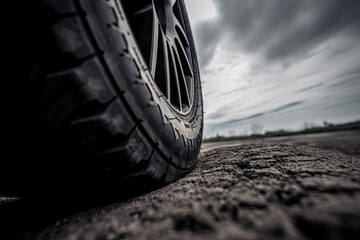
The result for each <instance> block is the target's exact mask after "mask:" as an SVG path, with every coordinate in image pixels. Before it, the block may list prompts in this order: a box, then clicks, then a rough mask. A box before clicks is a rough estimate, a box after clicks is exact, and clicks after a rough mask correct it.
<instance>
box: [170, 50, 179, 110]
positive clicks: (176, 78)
mask: <svg viewBox="0 0 360 240" xmlns="http://www.w3.org/2000/svg"><path fill="white" fill-rule="evenodd" d="M169 53H170V62H171V65H172V67H173V74H174V79H172V80H171V82H172V86H173V87H175V88H176V91H175V92H176V95H177V96H171V98H172V100H173V101H175V102H177V103H178V105H179V106H178V107H179V110H180V111H182V102H181V91H180V86H179V76H178V73H177V72H178V71H177V66H176V60H175V54H174V50H173V48H172V47H171V46H170V49H169ZM174 97H177V99H174Z"/></svg>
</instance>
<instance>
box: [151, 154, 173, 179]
mask: <svg viewBox="0 0 360 240" xmlns="http://www.w3.org/2000/svg"><path fill="white" fill-rule="evenodd" d="M168 168H169V164H168V163H167V162H166V161H164V160H163V158H162V157H161V156H160V155H159V154H158V153H157V152H156V151H155V152H154V154H153V155H152V156H151V158H150V162H149V166H148V168H147V170H146V173H147V175H149V176H151V177H152V178H153V179H155V180H158V181H159V180H162V179H165V174H166V172H167V169H168Z"/></svg>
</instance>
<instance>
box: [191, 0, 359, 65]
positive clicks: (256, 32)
mask: <svg viewBox="0 0 360 240" xmlns="http://www.w3.org/2000/svg"><path fill="white" fill-rule="evenodd" d="M214 3H215V6H216V8H217V11H218V15H217V18H215V19H211V20H208V21H203V22H201V23H199V24H198V25H197V26H196V28H195V31H194V32H195V37H196V41H197V48H198V52H199V60H200V63H201V66H203V67H205V66H207V65H208V64H209V62H210V61H211V59H212V58H213V56H214V54H215V51H216V49H218V48H219V47H221V48H224V49H225V50H226V51H229V52H241V53H251V54H257V55H258V56H259V57H261V58H263V59H265V60H268V61H278V60H280V61H285V60H287V59H290V60H291V59H294V58H296V57H299V56H300V57H301V56H302V55H303V54H306V53H308V52H309V50H311V49H313V48H314V47H316V46H318V45H319V44H321V43H322V42H324V41H326V40H327V39H329V38H331V37H333V36H335V35H339V34H344V35H347V36H348V37H351V38H358V37H359V36H360V24H359V22H360V14H359V12H360V1H358V0H316V1H314V0H272V1H264V0H227V1H223V0H214Z"/></svg>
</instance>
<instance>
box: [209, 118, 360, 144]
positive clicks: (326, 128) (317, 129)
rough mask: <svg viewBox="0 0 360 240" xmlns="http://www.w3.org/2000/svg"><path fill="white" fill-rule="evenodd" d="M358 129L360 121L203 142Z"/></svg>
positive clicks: (210, 139) (214, 138)
mask: <svg viewBox="0 0 360 240" xmlns="http://www.w3.org/2000/svg"><path fill="white" fill-rule="evenodd" d="M356 129H360V121H356V122H351V123H346V124H338V125H333V124H328V125H326V126H321V127H310V128H305V129H303V130H300V131H285V130H278V131H271V132H266V133H265V134H252V135H249V136H232V137H224V136H217V137H212V138H207V139H204V140H203V142H204V143H206V142H223V141H235V140H248V139H256V138H269V137H283V136H293V135H299V134H311V133H322V132H335V131H346V130H356Z"/></svg>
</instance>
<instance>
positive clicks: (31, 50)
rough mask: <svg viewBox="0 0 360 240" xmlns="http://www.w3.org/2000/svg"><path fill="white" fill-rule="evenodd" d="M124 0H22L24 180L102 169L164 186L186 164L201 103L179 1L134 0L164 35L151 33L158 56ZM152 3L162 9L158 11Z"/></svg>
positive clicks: (196, 143)
mask: <svg viewBox="0 0 360 240" xmlns="http://www.w3.org/2000/svg"><path fill="white" fill-rule="evenodd" d="M130 2H131V1H126V0H123V1H115V0H92V1H89V0H74V1H70V0H61V1H60V0H43V1H41V2H40V3H37V4H29V3H27V5H28V7H29V8H30V9H31V10H29V11H28V12H31V15H32V17H33V18H32V20H29V22H28V23H26V24H28V25H29V26H28V27H31V28H32V31H31V33H30V32H29V34H28V35H27V36H28V41H27V43H24V42H23V43H22V44H21V46H22V49H23V50H24V51H25V52H26V56H36V57H33V58H31V57H29V59H26V61H25V60H24V62H23V63H22V65H20V66H21V67H22V69H24V71H23V72H24V75H25V76H23V80H25V81H23V82H22V84H25V88H24V96H26V100H25V101H22V102H21V104H19V105H22V109H23V111H24V114H26V119H28V120H27V122H26V123H22V125H24V126H25V127H22V128H21V130H19V132H21V134H22V135H23V136H24V135H26V136H24V138H26V139H27V140H26V141H27V144H29V145H30V146H31V147H28V148H27V151H28V152H32V154H38V156H36V155H35V157H34V156H32V158H31V161H30V163H29V162H28V161H27V163H25V161H23V160H16V161H15V160H14V161H12V162H15V163H14V164H13V165H17V164H25V165H23V166H24V167H23V170H22V174H25V173H24V172H26V174H27V175H32V176H33V177H32V178H31V177H30V178H27V180H26V181H28V180H30V179H35V178H38V179H40V181H42V182H44V181H48V180H49V179H52V180H53V179H55V178H57V179H59V177H60V178H61V177H62V178H64V176H66V178H68V177H69V176H70V175H71V174H73V175H71V176H75V177H74V178H75V179H82V177H83V176H88V177H89V178H94V176H102V177H103V176H106V177H107V179H111V180H112V181H113V180H114V179H115V181H122V180H123V179H132V178H135V179H147V180H149V181H150V182H151V184H152V185H154V184H155V185H163V184H168V183H171V182H173V181H175V180H176V179H178V178H180V177H182V176H184V175H185V174H186V173H188V172H189V171H190V170H191V169H192V168H193V167H194V165H195V163H196V159H197V157H198V154H199V151H200V145H201V141H202V129H203V107H202V93H201V85H200V76H199V67H198V63H197V59H196V52H195V48H194V42H193V38H192V34H191V30H190V24H189V21H188V17H187V15H186V9H185V5H184V2H183V0H176V1H165V0H164V1H151V0H149V1H147V0H145V1H138V2H137V4H138V5H137V6H141V7H143V6H145V8H146V9H145V8H144V9H140V12H141V11H143V12H144V11H145V12H146V11H148V12H147V13H146V14H149V13H150V12H151V13H152V14H153V17H154V18H153V23H154V24H153V25H152V28H151V29H155V28H154V26H155V25H156V24H155V23H157V26H158V27H159V29H158V32H157V33H158V34H159V35H158V36H165V37H166V39H172V40H171V41H172V42H171V43H170V40H169V41H168V42H166V40H165V43H163V44H164V45H162V48H159V46H160V42H159V41H158V51H157V55H156V57H158V60H159V61H158V62H156V63H154V62H155V60H154V58H155V57H153V56H152V55H151V54H150V55H149V53H148V50H149V49H147V47H146V45H149V42H148V41H150V43H151V44H150V46H151V49H154V47H153V46H154V42H155V40H154V38H153V36H155V34H153V33H152V34H151V36H150V37H149V35H147V34H145V33H147V32H146V31H145V32H144V33H142V34H141V28H144V29H147V27H148V26H147V25H146V24H149V23H148V21H145V22H142V20H141V18H144V16H140V17H139V19H136V18H134V16H133V15H131V13H130V12H129V11H131V10H134V6H133V5H132V4H131V3H130ZM149 3H150V4H151V5H149V6H150V7H152V10H149V9H148V8H147V6H148V5H146V4H149ZM170 3H171V4H174V6H171V8H169V4H170ZM158 8H159V9H160V8H161V10H157V9H158ZM169 9H171V10H172V13H171V14H170V13H169ZM164 11H165V12H164ZM160 12H164V13H166V14H167V17H165V18H163V19H160V18H159V17H158V15H161V13H160ZM27 14H29V13H27ZM137 14H138V13H137ZM141 14H142V13H140V15H141ZM25 16H26V15H25ZM169 16H173V17H175V18H176V19H175V20H176V24H178V25H176V28H175V25H174V26H173V27H174V29H173V30H175V32H172V33H171V34H172V35H171V37H172V38H171V37H169V36H167V35H166V34H164V35H162V33H164V31H163V30H162V29H167V28H169V29H170V28H171V26H170V27H169V26H167V24H168V25H169V24H170V22H171V21H172V20H171V18H170V20H171V21H170V20H169V19H167V18H169ZM23 18H24V22H26V21H25V17H23ZM30 19H31V18H30ZM141 23H142V24H143V25H141ZM144 24H145V25H144ZM30 25H31V26H30ZM169 32H170V31H169ZM169 34H170V33H169ZM179 34H183V35H179ZM159 39H161V38H158V40H159ZM165 45H166V46H167V47H164V46H165ZM181 47H182V49H181ZM166 48H167V50H168V55H166V54H165V51H166ZM151 49H150V53H154V52H155V50H151ZM176 50H178V52H176ZM180 50H181V52H180ZM151 51H152V52H151ZM161 52H162V53H161ZM161 54H162V55H161ZM176 54H177V55H176ZM153 55H155V54H153ZM159 56H162V57H159ZM166 56H168V58H166ZM149 57H150V58H151V60H149ZM161 59H162V60H161ZM167 63H168V65H167ZM184 64H187V65H186V66H185V65H184ZM18 66H19V65H18ZM167 66H168V67H167ZM185 68H186V69H185ZM25 70H26V71H25ZM159 76H160V77H159ZM161 76H162V77H161ZM164 81H166V82H165V83H164ZM187 87H188V88H187ZM184 89H185V91H184ZM176 94H177V95H176ZM176 96H177V97H176ZM17 119H18V118H17ZM22 119H23V118H22ZM19 126H20V125H19ZM19 128H20V127H19ZM19 128H18V129H19ZM25 128H26V129H25ZM10 142H11V141H10ZM18 147H19V145H18V144H17V145H16V148H18ZM39 152H41V153H39ZM14 158H15V157H14ZM15 168H16V167H15ZM24 169H25V170H24ZM35 172H36V173H35ZM70 172H71V174H70ZM34 176H36V177H34ZM54 176H56V177H54ZM109 176H111V177H109ZM102 177H98V178H102ZM74 178H71V179H72V180H71V181H76V180H74ZM95 179H96V177H95ZM147 180H141V181H142V182H143V183H144V184H146V182H144V181H147ZM49 181H50V180H49ZM71 181H70V182H71ZM24 182H25V180H24V181H23V184H25V183H24ZM59 182H60V183H59V184H60V185H61V184H62V183H63V182H62V181H59ZM85 182H86V181H85ZM72 183H74V182H72ZM72 183H69V184H72ZM37 184H39V183H36V184H34V183H32V186H34V185H37ZM41 184H42V183H40V185H41ZM86 184H88V182H86ZM105 184H106V183H105ZM25 185H26V184H25Z"/></svg>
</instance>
